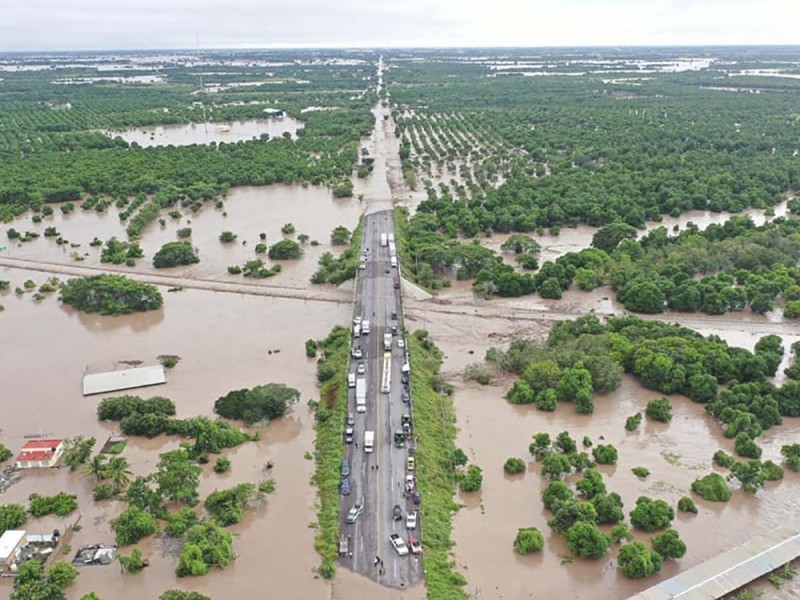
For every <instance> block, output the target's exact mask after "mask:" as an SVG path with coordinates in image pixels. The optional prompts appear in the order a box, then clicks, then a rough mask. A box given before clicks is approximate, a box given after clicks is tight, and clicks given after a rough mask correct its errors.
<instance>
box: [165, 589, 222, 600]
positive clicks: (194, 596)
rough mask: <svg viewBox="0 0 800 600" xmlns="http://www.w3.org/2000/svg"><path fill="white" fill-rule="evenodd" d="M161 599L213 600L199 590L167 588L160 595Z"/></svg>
mask: <svg viewBox="0 0 800 600" xmlns="http://www.w3.org/2000/svg"><path fill="white" fill-rule="evenodd" d="M158 598H159V600H211V598H209V597H208V596H204V595H203V594H199V593H197V592H185V591H183V590H167V591H166V592H164V593H163V594H161V595H160V596H159V597H158Z"/></svg>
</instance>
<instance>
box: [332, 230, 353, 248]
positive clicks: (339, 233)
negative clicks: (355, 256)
mask: <svg viewBox="0 0 800 600" xmlns="http://www.w3.org/2000/svg"><path fill="white" fill-rule="evenodd" d="M350 235H351V234H350V230H349V229H348V228H347V227H344V226H342V225H339V226H338V227H336V228H335V229H334V230H333V231H332V232H331V244H332V245H333V246H346V245H347V244H349V243H350Z"/></svg>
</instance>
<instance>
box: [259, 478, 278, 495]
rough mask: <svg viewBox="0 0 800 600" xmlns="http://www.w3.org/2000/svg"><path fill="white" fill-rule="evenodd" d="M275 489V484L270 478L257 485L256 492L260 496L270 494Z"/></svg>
mask: <svg viewBox="0 0 800 600" xmlns="http://www.w3.org/2000/svg"><path fill="white" fill-rule="evenodd" d="M276 489H277V484H276V483H275V480H274V479H272V478H269V479H265V480H264V481H262V482H261V483H259V484H258V491H259V492H261V493H262V494H271V493H273V492H274V491H275V490H276Z"/></svg>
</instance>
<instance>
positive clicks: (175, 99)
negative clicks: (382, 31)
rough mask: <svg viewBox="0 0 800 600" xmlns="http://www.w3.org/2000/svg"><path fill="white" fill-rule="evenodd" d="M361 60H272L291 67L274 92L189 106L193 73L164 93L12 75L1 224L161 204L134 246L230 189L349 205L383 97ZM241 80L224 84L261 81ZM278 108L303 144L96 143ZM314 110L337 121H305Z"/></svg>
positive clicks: (234, 91) (172, 73)
mask: <svg viewBox="0 0 800 600" xmlns="http://www.w3.org/2000/svg"><path fill="white" fill-rule="evenodd" d="M240 54H241V56H240V57H239V58H240V59H241V60H242V62H243V63H245V62H247V61H249V60H251V57H250V56H248V53H247V52H242V53H240ZM328 54H329V55H332V56H333V57H336V56H337V53H335V52H334V53H328ZM228 58H229V59H231V60H233V59H234V57H228ZM295 58H297V59H298V60H297V62H295ZM347 58H348V60H349V59H350V58H351V57H350V56H347ZM359 58H360V59H366V60H359V61H358V62H356V63H349V64H344V63H342V64H340V63H336V62H330V61H328V60H327V57H326V59H325V60H320V61H315V62H314V63H310V62H308V61H307V60H306V59H303V58H300V57H290V58H289V60H287V57H286V54H285V53H280V52H279V53H278V54H277V55H276V59H275V60H276V61H277V62H280V63H283V64H282V66H278V65H276V66H275V67H270V73H269V77H270V78H271V79H272V80H271V81H269V82H268V83H266V84H259V85H252V86H247V87H226V88H225V89H222V90H220V91H219V92H218V93H215V94H203V95H196V94H193V92H195V91H196V90H197V86H198V83H199V82H198V81H197V73H196V69H195V68H194V67H192V66H186V65H173V64H170V66H169V68H168V69H165V70H164V73H165V77H166V78H167V81H166V82H165V83H163V84H159V85H120V84H115V83H114V82H113V81H107V82H102V83H99V84H94V85H58V82H57V80H58V79H59V78H60V76H62V75H63V76H68V77H78V78H80V77H81V76H89V77H95V76H97V74H98V73H97V71H96V70H95V68H94V66H92V65H86V66H78V65H74V64H73V65H71V66H70V68H69V69H66V70H51V69H45V70H43V71H19V72H8V73H6V74H4V88H3V89H4V92H3V93H2V94H0V115H1V116H0V131H2V134H0V220H3V221H5V220H8V219H9V218H11V217H12V216H13V215H14V214H19V213H21V212H22V211H24V210H26V209H27V208H30V207H39V206H41V204H42V203H43V202H54V201H73V202H75V201H78V200H81V199H85V198H88V199H90V200H91V199H97V198H105V197H110V198H112V199H114V200H120V201H121V204H122V205H123V206H124V205H125V204H127V202H128V198H130V197H134V196H140V197H142V198H145V197H147V198H153V199H154V201H152V202H151V201H147V202H142V203H141V204H140V205H137V207H136V208H135V209H134V210H132V211H131V212H127V213H126V216H127V217H130V221H129V225H130V227H129V232H128V233H129V235H132V236H134V237H135V236H138V235H139V234H140V233H141V231H142V229H143V227H144V226H145V225H146V224H147V223H148V222H150V221H152V220H153V219H155V218H157V216H158V212H159V211H160V210H161V208H165V207H168V206H173V205H175V204H177V203H182V204H184V203H185V204H192V203H198V202H199V203H202V202H203V201H204V200H207V199H211V198H214V197H217V196H220V195H223V194H224V193H225V192H226V191H227V190H228V188H230V187H232V186H238V185H266V184H270V183H277V182H283V183H295V182H303V183H311V184H315V185H328V186H330V187H331V188H332V189H333V188H335V189H336V190H337V192H338V193H339V194H345V193H346V192H347V191H348V186H347V185H345V183H346V180H347V178H349V176H350V174H351V172H352V169H353V167H354V165H355V164H356V162H357V161H358V153H357V149H358V142H359V138H360V137H362V136H364V135H368V134H369V132H370V131H371V128H372V124H373V117H372V115H371V114H370V112H369V108H370V106H371V105H372V104H373V103H374V99H375V95H374V92H368V90H367V88H368V87H371V86H372V85H373V81H374V66H373V65H372V64H370V62H371V59H372V56H371V55H370V54H366V53H365V54H362V55H360V56H359ZM208 59H209V60H213V61H216V60H218V57H213V56H210V57H209V58H208ZM258 59H259V60H263V53H261V54H260V55H259V57H258ZM234 70H235V72H234V73H232V74H231V75H227V76H225V75H222V74H220V75H219V77H221V78H222V79H223V80H226V81H227V82H233V81H236V80H237V78H238V81H245V82H252V81H255V82H259V81H260V80H263V79H264V77H265V73H264V70H263V68H259V67H257V66H251V67H245V66H244V65H243V64H242V65H240V66H238V67H236V68H235V69H234ZM299 80H302V82H303V83H302V85H301V84H300V83H299ZM354 92H355V93H354ZM275 104H277V105H279V106H280V107H281V109H283V110H285V111H286V112H288V113H289V114H290V115H293V116H295V117H301V118H302V121H303V122H302V128H301V129H299V130H298V132H297V138H296V139H292V137H291V136H289V135H288V134H287V135H285V136H276V137H274V138H270V137H269V136H267V135H265V136H262V137H261V138H260V139H255V140H251V141H245V142H238V143H219V144H217V143H212V144H209V145H192V146H173V145H169V146H163V147H148V148H143V147H140V146H139V145H138V144H135V143H134V144H128V143H126V142H125V141H123V140H122V139H121V138H119V137H110V136H106V135H104V134H103V133H101V132H99V131H97V130H99V129H110V130H114V129H123V128H127V127H135V126H147V125H159V124H173V123H190V122H202V121H203V119H204V118H208V119H210V120H213V121H217V122H220V121H226V120H246V119H254V118H263V117H264V113H263V110H264V106H265V105H273V106H274V105H275ZM311 105H324V106H332V107H335V108H336V110H335V111H313V112H307V113H302V115H301V110H302V109H303V108H305V107H307V106H311ZM350 193H352V192H350ZM153 212H155V214H153Z"/></svg>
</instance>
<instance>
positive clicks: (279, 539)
mask: <svg viewBox="0 0 800 600" xmlns="http://www.w3.org/2000/svg"><path fill="white" fill-rule="evenodd" d="M0 278H2V279H7V280H10V281H11V282H12V286H16V285H21V283H22V281H24V280H25V279H32V280H34V281H36V282H42V281H44V279H45V275H44V274H42V273H39V272H34V271H31V272H26V271H21V270H17V269H0ZM162 292H165V290H163V289H162ZM164 295H165V304H164V308H163V310H161V311H158V312H153V313H142V314H137V315H131V316H123V317H101V316H96V315H91V316H89V315H83V314H82V313H76V312H74V311H72V310H71V309H70V308H64V307H62V306H61V305H60V304H59V303H58V302H57V301H56V299H55V298H54V297H50V298H48V299H47V300H45V301H43V302H42V303H41V304H36V303H34V302H33V301H32V300H31V298H30V296H29V295H25V296H23V297H22V298H17V297H15V296H14V295H13V294H5V293H4V294H3V295H2V296H0V303H2V304H3V305H4V306H5V309H6V310H5V312H4V313H3V320H2V325H0V331H2V338H3V344H4V347H5V348H6V349H7V350H9V352H8V353H7V354H5V355H4V356H5V357H6V360H4V361H3V362H2V364H1V365H0V380H1V381H3V382H4V384H3V385H4V390H3V397H4V398H6V399H13V401H14V403H15V405H17V406H24V407H26V408H25V410H20V411H13V412H11V411H6V412H4V414H3V418H2V424H1V426H2V441H3V443H5V444H6V445H7V446H9V447H10V448H12V449H16V448H19V447H20V446H21V445H22V443H23V442H24V436H26V435H34V434H36V435H38V434H44V435H48V436H58V437H62V436H74V435H79V434H82V435H86V436H88V435H92V436H95V437H96V438H97V439H98V443H100V444H102V442H103V441H105V439H106V438H107V436H108V435H109V433H111V431H112V430H113V429H114V427H113V425H114V424H111V423H105V424H104V423H100V422H98V421H97V419H96V416H95V407H96V405H97V402H98V401H99V399H100V398H101V397H102V396H95V397H88V398H84V397H83V396H82V395H81V386H80V382H81V375H82V373H83V372H84V370H85V369H90V370H92V371H101V370H109V369H112V368H115V367H116V366H118V364H119V363H118V361H126V360H142V361H144V362H145V364H153V363H154V362H155V359H156V356H158V355H159V354H175V355H178V356H180V357H181V361H180V362H179V364H178V366H176V367H175V368H174V369H172V370H170V371H169V372H168V376H167V377H168V383H167V384H166V385H163V386H157V387H153V388H150V389H145V390H139V393H141V395H143V396H144V397H149V396H152V395H164V396H167V397H169V398H171V399H173V400H174V401H175V403H176V405H177V415H178V416H179V417H190V416H194V415H212V407H213V402H214V400H215V399H216V398H217V397H219V396H221V395H223V394H225V393H227V392H228V391H230V390H233V389H240V388H243V387H252V386H254V385H259V384H263V383H269V382H280V383H285V384H287V385H289V386H292V387H296V388H297V389H299V390H300V391H301V400H300V402H299V403H298V404H296V405H295V406H294V407H293V408H292V409H291V410H290V411H289V413H288V414H287V416H286V417H284V418H283V419H279V420H278V421H275V422H273V423H271V424H269V425H266V426H261V427H258V428H256V430H257V431H258V433H259V434H260V436H261V439H260V440H259V441H258V442H254V443H247V444H245V445H243V446H240V447H239V448H236V449H233V450H229V451H226V452H225V454H226V455H227V456H228V457H229V458H230V459H231V461H232V463H233V466H232V468H231V471H230V472H229V473H228V474H224V475H222V476H220V475H217V474H215V473H213V471H212V470H211V465H206V467H204V474H203V477H202V480H201V486H200V493H201V495H205V494H207V493H209V492H211V491H213V490H214V489H215V488H220V489H221V488H223V487H230V486H232V485H234V484H237V483H240V482H245V481H249V482H258V481H260V480H262V479H264V478H266V477H267V475H266V474H265V473H264V472H263V470H262V466H263V465H264V463H265V462H266V460H268V459H269V460H272V461H273V462H274V464H275V467H274V469H273V470H272V472H271V474H270V475H269V476H271V477H274V478H275V479H276V482H277V491H276V492H275V493H274V494H271V495H270V496H269V497H268V502H267V504H266V506H264V507H262V508H261V509H253V510H252V511H248V513H247V515H248V516H247V517H246V518H245V520H244V521H243V522H242V523H241V524H239V525H237V526H235V527H233V528H232V530H233V532H234V549H235V550H236V552H237V553H238V554H239V558H238V559H237V560H236V562H235V563H234V565H233V566H232V567H231V568H230V569H227V570H225V571H220V572H215V573H214V574H212V575H209V576H207V577H202V578H188V579H185V580H180V582H177V580H176V577H175V575H174V568H175V564H176V561H177V556H174V555H168V556H164V557H161V556H160V552H161V551H160V549H159V542H158V541H155V542H146V543H145V544H144V545H143V546H142V548H143V550H144V553H145V555H146V556H147V555H149V556H150V558H151V566H150V567H149V568H147V569H145V571H144V572H143V573H142V574H141V575H136V576H133V575H128V576H125V575H121V574H120V573H119V570H118V568H117V567H116V566H113V565H112V566H110V567H85V568H83V569H81V575H80V577H78V579H77V580H76V583H75V584H73V585H72V586H70V589H69V590H68V591H69V594H70V597H71V598H78V597H79V596H80V595H82V594H84V593H87V592H89V591H91V590H94V591H96V592H97V593H98V594H99V595H100V596H101V597H103V598H119V599H121V600H124V599H134V598H135V599H137V600H138V599H139V598H156V597H157V595H158V594H160V593H161V592H163V591H164V590H165V589H168V588H170V587H182V588H186V589H198V590H202V591H203V593H204V594H210V595H211V596H212V597H217V598H223V597H225V596H226V594H227V592H228V591H229V590H230V587H231V584H232V582H234V581H235V582H236V587H237V590H241V591H242V593H248V594H251V595H257V594H258V591H259V590H261V589H264V586H265V585H267V586H269V588H270V589H272V590H275V591H276V593H278V592H279V591H281V590H282V592H281V593H282V595H283V596H284V597H287V598H320V599H323V598H327V597H328V595H329V590H328V588H329V586H328V585H327V584H325V583H323V582H322V580H319V579H315V578H314V576H313V573H312V569H313V568H314V567H315V566H316V564H317V562H318V557H317V555H316V553H315V551H314V548H313V535H314V532H313V530H312V529H309V527H308V524H309V523H311V522H313V521H314V519H315V515H314V512H313V502H314V498H315V491H314V488H312V487H311V486H310V485H309V478H310V477H311V474H312V472H313V462H312V461H309V460H305V459H304V456H303V455H304V453H305V452H307V451H312V450H313V440H314V431H313V416H312V414H311V413H310V411H309V410H308V408H307V406H306V401H307V400H308V399H312V398H316V396H317V389H316V386H315V384H314V382H315V377H314V372H315V363H314V361H313V360H312V359H308V358H306V357H305V353H304V352H303V345H302V341H303V340H305V339H308V338H318V337H322V336H324V335H326V334H327V332H328V331H329V330H330V328H331V327H333V326H334V325H335V324H337V323H342V322H346V321H347V320H348V319H349V313H350V305H349V303H341V304H337V303H332V302H322V303H314V302H302V301H296V300H285V299H274V298H263V297H252V296H240V295H236V294H219V293H213V292H202V291H194V290H188V291H185V292H182V293H179V294H164ZM178 442H179V440H178V438H175V437H170V438H167V437H165V436H161V437H159V438H156V439H154V440H146V439H143V438H130V439H129V442H128V446H127V448H126V449H125V451H124V453H123V456H125V457H126V458H127V459H128V460H129V461H130V462H131V470H132V471H133V473H134V475H141V474H147V473H149V472H152V471H153V470H154V469H155V464H156V462H157V460H158V453H159V452H164V451H167V450H171V449H174V448H175V447H177V445H178ZM92 485H93V482H92V481H91V480H90V479H89V478H88V477H86V476H84V475H82V474H80V473H69V471H68V469H65V468H62V469H57V470H54V471H47V472H42V473H36V474H29V473H26V474H24V476H23V480H22V481H21V482H20V483H19V484H17V485H15V486H13V487H11V488H10V489H9V490H8V491H7V492H6V493H5V494H3V502H4V503H13V502H22V503H26V500H27V497H28V496H29V495H30V494H31V493H33V492H37V493H40V494H47V493H57V492H58V491H62V490H69V491H70V492H71V493H77V494H78V501H79V511H80V514H81V521H80V525H81V526H82V528H81V529H80V531H78V532H76V533H75V534H74V537H73V538H72V539H71V540H70V541H69V543H70V544H71V545H72V547H73V548H77V547H78V546H79V545H81V544H88V543H97V542H106V543H107V542H111V541H113V534H112V533H111V531H110V529H109V526H108V520H109V519H111V518H113V517H114V516H115V515H116V514H117V513H118V512H119V511H120V510H121V508H122V503H116V502H113V501H105V502H100V503H95V502H93V501H92V498H91V487H92ZM71 516H72V515H71ZM55 524H57V523H54V522H53V521H52V520H48V519H31V520H29V521H28V523H27V525H26V527H27V528H28V530H29V531H32V532H37V533H44V532H49V531H50V530H52V527H53V526H54V525H55ZM287 549H291V551H290V552H287ZM125 551H126V553H129V551H130V549H126V550H125ZM9 586H10V582H9V581H8V580H3V581H2V582H0V598H4V597H7V596H8V593H9V590H10V587H9ZM248 590H249V591H248Z"/></svg>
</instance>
